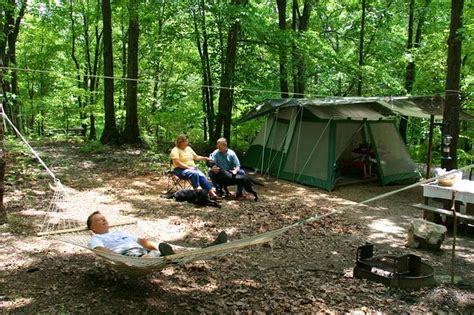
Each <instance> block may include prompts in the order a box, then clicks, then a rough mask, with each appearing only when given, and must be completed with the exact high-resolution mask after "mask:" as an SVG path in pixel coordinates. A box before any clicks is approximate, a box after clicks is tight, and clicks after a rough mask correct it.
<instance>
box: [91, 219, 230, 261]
mask: <svg viewBox="0 0 474 315" xmlns="http://www.w3.org/2000/svg"><path fill="white" fill-rule="evenodd" d="M87 228H88V229H89V230H91V231H92V232H94V235H93V236H92V238H91V240H90V241H89V247H90V248H92V249H98V250H102V251H105V252H113V253H117V254H121V255H126V256H135V257H158V256H168V255H173V254H174V251H173V248H172V247H171V245H169V244H167V243H163V242H160V243H159V244H158V246H157V245H156V244H155V242H152V241H150V240H147V239H145V238H138V237H136V236H134V235H131V234H129V233H127V232H123V231H114V232H110V231H109V223H108V222H107V219H106V218H105V216H104V215H103V214H102V213H100V212H99V211H95V212H93V213H92V214H91V215H89V217H88V218H87ZM222 243H227V234H226V233H225V232H224V231H222V232H221V233H219V235H218V237H217V238H216V239H215V241H214V242H212V243H211V244H210V245H209V246H214V245H218V244H222Z"/></svg>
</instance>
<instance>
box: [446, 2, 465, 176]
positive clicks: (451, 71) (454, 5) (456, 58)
mask: <svg viewBox="0 0 474 315" xmlns="http://www.w3.org/2000/svg"><path fill="white" fill-rule="evenodd" d="M463 9H464V0H452V1H451V23H450V25H449V37H448V61H447V66H448V69H447V74H446V91H445V104H444V112H443V121H444V123H445V126H444V135H446V134H449V135H451V136H452V137H453V139H452V141H451V145H450V151H451V157H452V159H451V160H448V159H442V160H441V162H442V165H441V167H443V168H446V169H448V170H451V169H454V168H457V144H458V138H459V109H460V106H461V84H460V81H461V63H462V58H461V48H462V39H463V34H462V27H463Z"/></svg>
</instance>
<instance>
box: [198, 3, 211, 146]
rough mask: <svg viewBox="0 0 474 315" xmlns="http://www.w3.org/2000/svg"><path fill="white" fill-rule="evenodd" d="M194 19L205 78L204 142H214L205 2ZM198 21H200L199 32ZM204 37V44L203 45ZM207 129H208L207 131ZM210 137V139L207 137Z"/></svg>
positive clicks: (203, 92)
mask: <svg viewBox="0 0 474 315" xmlns="http://www.w3.org/2000/svg"><path fill="white" fill-rule="evenodd" d="M193 18H194V32H195V33H196V45H197V48H198V53H199V57H200V59H201V71H202V77H203V80H202V82H203V87H202V102H203V111H204V114H205V118H204V121H203V125H204V129H205V130H204V140H205V141H206V140H209V142H212V139H213V137H212V134H213V131H214V90H213V87H212V73H211V66H210V58H209V48H208V42H207V27H206V8H205V4H204V0H201V1H200V3H199V12H195V11H193ZM198 19H199V21H200V29H201V33H200V32H199V27H198ZM201 36H202V44H201ZM206 128H207V129H206ZM207 135H209V138H208V137H207Z"/></svg>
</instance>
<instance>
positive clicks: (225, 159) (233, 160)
mask: <svg viewBox="0 0 474 315" xmlns="http://www.w3.org/2000/svg"><path fill="white" fill-rule="evenodd" d="M210 158H211V159H213V160H214V161H215V162H216V163H217V165H219V167H220V168H222V169H223V170H226V171H228V170H232V169H234V168H235V167H237V166H240V161H239V158H238V157H237V154H235V152H234V151H233V150H231V149H227V153H225V154H223V153H222V152H221V151H219V150H217V149H216V150H214V152H212V153H211V155H210Z"/></svg>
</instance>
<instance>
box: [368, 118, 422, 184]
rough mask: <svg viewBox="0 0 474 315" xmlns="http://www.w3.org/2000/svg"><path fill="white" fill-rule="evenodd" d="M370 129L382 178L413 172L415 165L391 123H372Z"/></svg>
mask: <svg viewBox="0 0 474 315" xmlns="http://www.w3.org/2000/svg"><path fill="white" fill-rule="evenodd" d="M370 128H371V130H372V135H373V138H374V142H375V147H376V148H377V153H378V155H379V158H380V166H381V168H382V172H383V175H384V176H390V175H396V174H402V173H413V172H415V168H416V166H415V163H414V162H413V161H412V160H411V158H410V156H409V154H408V152H407V149H406V148H405V144H404V143H403V141H402V138H401V137H400V134H399V133H398V131H397V129H396V128H395V126H394V125H393V123H391V122H386V123H372V124H370Z"/></svg>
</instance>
